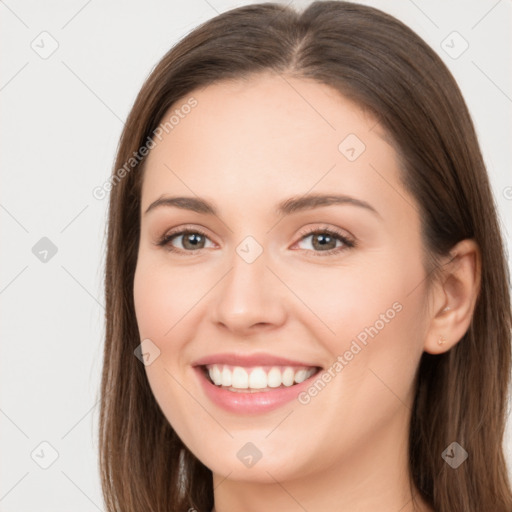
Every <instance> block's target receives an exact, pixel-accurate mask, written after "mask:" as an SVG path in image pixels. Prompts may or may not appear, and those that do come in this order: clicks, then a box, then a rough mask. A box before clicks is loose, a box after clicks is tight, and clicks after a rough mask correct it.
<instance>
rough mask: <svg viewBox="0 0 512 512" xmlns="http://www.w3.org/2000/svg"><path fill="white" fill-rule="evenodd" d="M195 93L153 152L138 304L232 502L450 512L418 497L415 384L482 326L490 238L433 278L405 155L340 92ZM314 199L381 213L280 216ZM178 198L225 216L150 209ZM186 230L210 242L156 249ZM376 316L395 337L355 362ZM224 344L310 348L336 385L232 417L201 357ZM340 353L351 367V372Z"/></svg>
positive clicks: (162, 365) (229, 506)
mask: <svg viewBox="0 0 512 512" xmlns="http://www.w3.org/2000/svg"><path fill="white" fill-rule="evenodd" d="M192 96H194V98H196V100H197V102H198V104H197V106H196V107H195V108H194V109H193V110H192V111H191V112H190V114H188V115H187V116H185V117H184V118H183V119H181V120H180V122H179V124H177V125H176V126H175V127H174V128H173V129H172V131H170V132H169V133H168V134H166V135H164V138H163V140H162V141H161V142H158V144H157V146H156V147H154V148H153V149H152V150H151V152H150V154H149V156H148V160H147V162H146V165H147V169H146V172H147V173H146V175H145V178H144V183H143V190H142V199H141V203H142V204H141V238H140V245H139V254H138V262H137V268H136V274H135V282H134V298H135V307H136V315H137V322H138V326H139V332H140V337H141V340H142V339H146V338H149V339H151V340H152V342H153V343H154V344H155V345H156V346H158V348H159V350H160V355H159V357H158V358H157V359H156V360H155V361H154V362H153V363H152V364H151V365H150V366H147V367H146V371H147V376H148V379H149V383H150V385H151V389H152V391H153V393H154V396H155V398H156V400H157V402H158V403H159V405H160V407H161V408H162V411H163V412H164V414H165V415H166V417H167V419H168V420H169V422H170V423H171V425H172V426H173V428H174V429H175V430H176V432H177V433H178V435H179V436H180V437H181V439H182V440H183V442H184V443H185V445H186V446H187V447H188V448H189V449H190V450H191V451H192V452H193V453H194V454H195V455H196V456H197V457H198V458H199V459H200V460H201V461H202V462H203V463H204V464H205V465H206V466H207V467H208V468H210V469H211V470H212V472H213V482H214V488H215V491H214V496H215V511H216V512H234V511H239V510H244V511H247V512H263V511H265V512H274V511H276V512H277V511H280V512H283V511H284V512H295V511H297V512H299V511H303V510H307V511H308V512H317V511H322V512H323V511H325V510H343V511H344V512H355V511H358V512H361V511H375V510H379V512H398V511H400V512H412V511H413V510H419V511H425V512H426V511H430V512H432V510H433V509H431V508H429V507H428V506H427V505H426V503H425V502H424V501H423V500H421V498H420V496H419V495H418V494H416V508H414V506H413V502H412V495H411V492H410V489H409V469H408V462H407V436H408V430H409V420H410V408H411V406H412V400H413V396H414V377H415V373H416V369H417V366H418V363H419V360H420V357H421V355H422V353H423V352H424V351H427V352H430V353H440V352H443V351H446V350H449V349H450V348H451V347H452V346H453V345H454V344H456V343H457V342H458V341H459V340H460V339H461V338H462V336H463V335H464V333H465V332H466V330H467V328H468V326H469V323H470V320H471V315H472V312H473V308H474V303H475V298H476V293H477V285H476V283H477V282H478V252H477V248H476V247H475V246H474V244H473V243H472V242H471V241H463V242H461V243H460V244H458V245H457V246H456V247H455V248H454V250H453V251H452V256H454V257H455V258H454V260H453V263H451V264H447V265H446V269H445V279H443V280H442V282H440V283H438V284H434V285H433V286H432V287H428V286H427V281H426V279H425V278H426V270H425V268H424V267H423V264H422V256H423V253H424V251H425V248H424V247H423V244H422V240H421V236H420V218H419V216H418V209H417V204H416V201H415V199H414V198H413V197H412V196H411V195H410V194H409V193H408V192H407V191H406V190H405V189H404V187H403V186H402V184H401V182H400V180H399V168H398V163H397V155H396V152H395V150H394V149H393V148H392V146H391V145H390V144H389V143H388V142H386V140H385V136H384V135H385V134H384V132H383V130H382V128H381V127H380V126H379V125H377V124H376V122H375V120H374V119H372V118H371V117H370V116H369V115H367V114H365V113H364V112H363V111H362V110H360V109H359V108H358V107H357V106H355V105H354V104H353V103H351V102H349V101H348V100H347V99H345V98H344V97H342V96H341V95H340V94H339V93H337V92H336V91H334V90H333V89H331V88H329V87H327V86H325V85H322V84H319V83H316V82H314V81H307V80H298V79H293V78H290V77H286V80H285V79H284V78H283V77H279V76H274V75H261V76H258V77H256V78H251V79H250V81H245V82H241V81H240V82H234V83H226V82H222V83H219V84H216V85H213V86H210V87H208V88H206V89H203V90H200V91H196V92H194V93H193V94H192ZM187 99H188V98H185V99H184V101H183V103H184V102H185V101H186V100H187ZM178 107H179V105H175V106H173V109H174V108H178ZM349 134H355V136H356V137H357V139H359V141H361V142H362V143H363V144H364V146H365V148H364V151H362V152H361V148H362V146H360V145H358V144H359V142H357V139H354V138H351V139H347V140H348V142H346V143H345V145H343V144H342V146H341V150H340V149H339V146H340V143H342V141H343V140H344V139H346V137H347V136H348V135H349ZM351 148H355V149H354V151H351ZM358 153H360V154H359V155H358ZM354 155H356V158H355V159H354V158H353V157H354ZM347 156H348V157H349V158H347ZM350 159H353V161H351V160H350ZM311 194H327V195H333V194H336V195H344V196H350V197H351V198H355V199H358V200H360V201H364V202H365V203H367V204H368V205H371V208H372V209H373V210H372V209H369V208H366V207H362V206H358V205H355V204H351V203H344V204H331V205H324V206H321V207H317V208H313V209H307V210H304V211H295V212H292V213H290V214H289V215H286V216H282V215H281V216H280V215H278V214H277V213H276V207H277V205H278V203H280V202H282V201H284V200H286V199H289V198H291V197H295V198H298V197H302V196H304V195H311ZM162 196H187V197H193V198H197V197H200V198H204V199H205V200H207V201H208V202H210V203H212V204H213V205H215V208H216V210H217V214H216V215H211V214H206V213H197V212H193V211H189V210H185V209H180V208H178V207H176V206H171V207H169V206H160V207H155V208H153V209H151V210H150V211H149V212H147V213H146V210H147V209H148V207H149V206H150V205H151V204H152V203H153V202H154V201H156V200H157V199H159V198H161V197H162ZM184 227H187V229H190V230H191V231H193V230H194V229H199V230H200V231H199V239H198V240H199V241H200V242H201V243H200V244H199V245H198V246H197V247H198V248H197V249H196V248H194V247H192V248H191V246H190V244H186V243H185V242H186V240H185V238H186V237H185V236H182V235H177V236H176V237H175V238H174V239H172V240H171V241H170V242H168V245H167V247H163V246H158V245H156V243H157V242H158V240H159V239H160V238H161V237H163V236H164V235H165V234H168V233H169V232H170V231H171V230H173V231H176V232H177V231H179V229H181V228H184ZM175 228H176V229H175ZM304 228H311V229H313V228H315V229H317V231H318V232H320V233H325V231H322V230H325V229H326V228H327V229H329V230H335V231H337V232H339V233H340V234H341V235H342V236H343V237H345V238H346V239H348V240H350V241H353V242H355V246H353V247H350V246H349V245H347V244H345V243H344V242H342V241H341V240H340V239H337V238H336V236H335V237H334V238H331V239H329V240H330V241H329V243H328V245H327V246H326V249H323V246H322V245H321V244H319V243H318V241H319V236H320V237H321V236H322V235H318V234H317V235H311V234H309V235H308V234H304ZM201 233H204V235H205V236H203V237H201V236H200V235H201ZM247 236H251V237H253V239H254V240H255V241H256V243H257V245H258V246H259V247H260V248H261V249H262V253H261V254H260V256H259V257H258V258H256V259H255V260H254V261H253V262H251V263H247V261H245V260H244V259H243V258H242V257H241V256H240V255H239V253H237V251H236V249H237V247H238V246H239V244H240V243H241V242H242V241H243V240H244V239H245V238H246V237H247ZM324 236H325V235H324ZM324 241H325V238H324ZM169 246H171V247H173V248H174V249H175V252H173V251H170V250H169V249H168V248H169ZM251 247H252V248H251V249H250V250H255V249H254V247H256V245H253V246H251ZM326 250H329V251H330V252H331V253H330V254H329V255H326V254H325V251H326ZM447 306H448V307H449V309H446V308H447ZM398 310H399V311H398ZM390 311H391V312H390ZM381 315H384V318H383V317H382V316H381ZM391 316H392V318H390V317H391ZM379 320H380V322H379ZM386 320H387V321H386ZM382 325H383V326H382ZM370 326H377V327H376V330H377V331H378V332H377V334H375V333H374V334H375V335H374V336H373V337H370V336H369V337H368V339H367V343H366V345H364V344H362V343H361V342H359V346H360V348H361V350H360V351H358V352H357V354H355V355H353V356H352V357H350V356H349V355H348V356H346V353H347V351H350V350H351V347H352V349H353V348H354V345H353V344H352V342H353V341H354V340H357V339H358V338H357V336H358V335H360V334H361V333H362V332H365V328H368V327H370ZM381 326H382V327H381ZM441 336H442V337H443V339H445V340H446V341H445V343H443V344H439V343H438V340H439V339H440V337H441ZM363 337H364V336H363ZM219 352H231V353H242V354H252V353H256V352H258V353H261V352H265V353H268V354H272V355H275V356H282V357H293V358H294V359H298V360H301V361H308V362H310V363H311V365H315V366H319V367H321V368H322V369H323V371H324V372H325V371H327V370H328V369H331V379H330V381H329V382H328V384H327V385H326V386H325V387H324V388H323V389H322V390H321V391H320V392H317V393H316V394H315V393H314V392H312V393H313V395H314V396H311V395H310V394H308V395H307V396H306V397H304V396H303V398H304V400H303V402H307V403H301V402H299V401H298V400H293V401H292V402H290V403H287V404H285V405H284V406H282V407H279V408H278V409H276V410H273V411H270V412H266V413H264V414H252V415H247V414H237V413H234V412H228V411H226V410H224V409H223V408H221V407H219V406H218V405H216V404H214V403H213V402H212V401H210V399H209V398H208V397H207V396H206V395H205V393H204V390H203V388H202V386H201V385H200V382H199V381H198V377H197V374H196V372H195V371H194V370H193V368H192V364H193V362H194V361H196V360H197V359H198V358H200V357H203V356H205V355H211V354H216V353H219ZM339 356H341V357H344V361H345V362H346V364H345V365H344V366H343V369H342V370H340V371H336V370H334V369H333V364H334V363H335V361H337V358H338V357H339ZM349 357H350V360H349V359H348V358H349ZM333 375H334V376H333ZM308 397H309V401H308ZM248 442H250V443H252V444H254V445H255V446H256V447H257V448H258V449H259V451H260V452H261V453H262V456H261V459H260V460H259V461H258V462H257V463H256V464H255V465H253V466H252V467H246V465H244V464H242V463H241V461H240V459H239V457H237V453H238V451H239V450H240V448H241V447H242V446H244V445H245V444H246V443H248ZM436 456H437V454H436ZM439 456H441V454H439ZM413 490H414V489H413ZM415 492H416V493H417V491H415Z"/></svg>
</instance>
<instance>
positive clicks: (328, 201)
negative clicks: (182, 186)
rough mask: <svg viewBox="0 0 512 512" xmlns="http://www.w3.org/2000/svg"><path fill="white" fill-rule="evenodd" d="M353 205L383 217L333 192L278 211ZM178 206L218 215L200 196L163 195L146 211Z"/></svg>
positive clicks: (291, 202) (308, 197)
mask: <svg viewBox="0 0 512 512" xmlns="http://www.w3.org/2000/svg"><path fill="white" fill-rule="evenodd" d="M344 204H348V205H352V206H358V207H360V208H364V209H366V210H368V211H370V212H372V213H373V214H375V215H377V216H378V217H381V215H380V213H379V212H378V211H377V210H376V209H375V208H374V207H373V206H372V205H370V204H369V203H367V202H366V201H362V200H361V199H356V198H355V197H350V196H346V195H333V194H308V195H304V196H299V197H291V198H289V199H286V200H285V201H282V202H281V203H279V204H278V205H277V208H276V213H277V214H278V215H281V216H285V215H290V214H292V213H296V212H299V211H304V210H311V209H314V208H320V207H322V206H331V205H344ZM162 206H166V207H176V208H181V209H183V210H190V211H193V212H196V213H202V214H206V215H214V216H217V215H218V211H217V208H215V206H213V205H212V204H211V203H209V202H208V201H206V200H204V199H201V198H198V197H169V196H163V197H160V198H159V199H157V200H156V201H154V202H153V203H151V204H150V205H149V207H148V209H147V210H146V212H145V215H146V214H147V213H148V212H150V211H151V210H154V209H155V208H158V207H162Z"/></svg>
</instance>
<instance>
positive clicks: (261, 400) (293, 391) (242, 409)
mask: <svg viewBox="0 0 512 512" xmlns="http://www.w3.org/2000/svg"><path fill="white" fill-rule="evenodd" d="M194 370H195V371H196V373H197V375H198V377H199V381H200V382H201V385H202V387H203V389H204V391H205V393H206V395H207V396H208V398H209V399H210V400H211V401H212V402H213V403H214V404H216V405H218V406H219V407H222V408H223V409H225V410H227V411H229V412H235V413H239V414H261V413H265V412H269V411H273V410H274V409H278V408H279V407H281V406H283V405H285V404H287V403H288V402H291V401H292V400H294V399H296V398H297V396H298V395H299V393H301V392H302V391H304V390H305V389H306V388H307V387H308V386H309V385H310V381H311V380H312V379H314V378H315V377H316V376H317V375H318V373H315V374H313V375H312V376H311V377H309V379H306V380H305V381H303V382H301V383H300V384H295V385H293V386H289V387H284V388H275V389H272V390H270V391H261V392H257V391H256V392H248V393H244V392H237V391H228V390H227V389H224V388H221V387H219V386H216V385H215V384H213V383H212V382H210V381H209V380H208V378H207V377H206V375H205V374H204V372H203V369H202V368H200V367H195V368H194Z"/></svg>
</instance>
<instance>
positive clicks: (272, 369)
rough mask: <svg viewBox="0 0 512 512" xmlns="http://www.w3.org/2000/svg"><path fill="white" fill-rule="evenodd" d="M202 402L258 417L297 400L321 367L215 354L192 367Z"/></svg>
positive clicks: (262, 357)
mask: <svg viewBox="0 0 512 512" xmlns="http://www.w3.org/2000/svg"><path fill="white" fill-rule="evenodd" d="M192 367H193V369H194V371H195V373H196V375H197V378H198V380H199V384H200V386H201V388H202V390H203V392H204V395H205V398H206V399H207V400H208V401H209V402H210V403H211V404H212V405H214V406H216V407H220V408H221V409H223V410H224V411H227V412H229V413H231V414H236V415H258V414H264V413H266V412H270V411H273V410H276V409H279V408H281V407H283V406H285V405H287V404H290V403H293V402H294V401H295V400H297V399H298V397H299V395H300V393H301V392H304V391H305V390H306V389H307V387H308V386H310V385H311V384H312V381H313V379H315V377H316V376H317V375H318V374H319V373H320V372H321V371H322V367H320V366H308V365H307V363H304V362H300V361H292V360H289V359H286V358H280V357H274V356H271V355H265V354H253V355H244V356H242V355H240V354H218V355H214V356H207V357H205V358H203V359H201V360H198V361H196V362H195V363H194V364H193V365H192Z"/></svg>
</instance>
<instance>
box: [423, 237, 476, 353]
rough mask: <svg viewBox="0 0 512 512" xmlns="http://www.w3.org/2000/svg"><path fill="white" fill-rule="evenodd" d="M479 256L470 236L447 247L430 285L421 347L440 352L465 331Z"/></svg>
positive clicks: (473, 301)
mask: <svg viewBox="0 0 512 512" xmlns="http://www.w3.org/2000/svg"><path fill="white" fill-rule="evenodd" d="M480 260H481V258H480V251H479V248H478V245H477V244H476V242H475V241H474V240H470V239H467V240H462V241H461V242H459V243H458V244H456V245H455V246H454V247H453V249H452V250H451V251H450V257H449V258H448V261H447V262H446V263H445V264H444V265H443V266H442V270H441V273H440V275H439V277H438V280H439V283H437V284H436V285H435V286H434V287H433V289H434V291H433V294H434V296H433V306H434V307H433V309H432V310H431V313H430V314H431V317H430V323H429V328H428V331H427V333H426V338H425V344H424V350H425V352H428V353H429V354H442V353H444V352H447V351H448V350H450V349H451V348H452V347H453V346H455V345H456V344H457V343H458V342H459V341H460V340H461V339H462V337H463V336H464V334H466V332H467V330H468V329H469V326H470V325H471V319H472V318H473V313H474V310H475V305H476V301H477V299H478V294H479V291H480V276H481V261H480Z"/></svg>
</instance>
